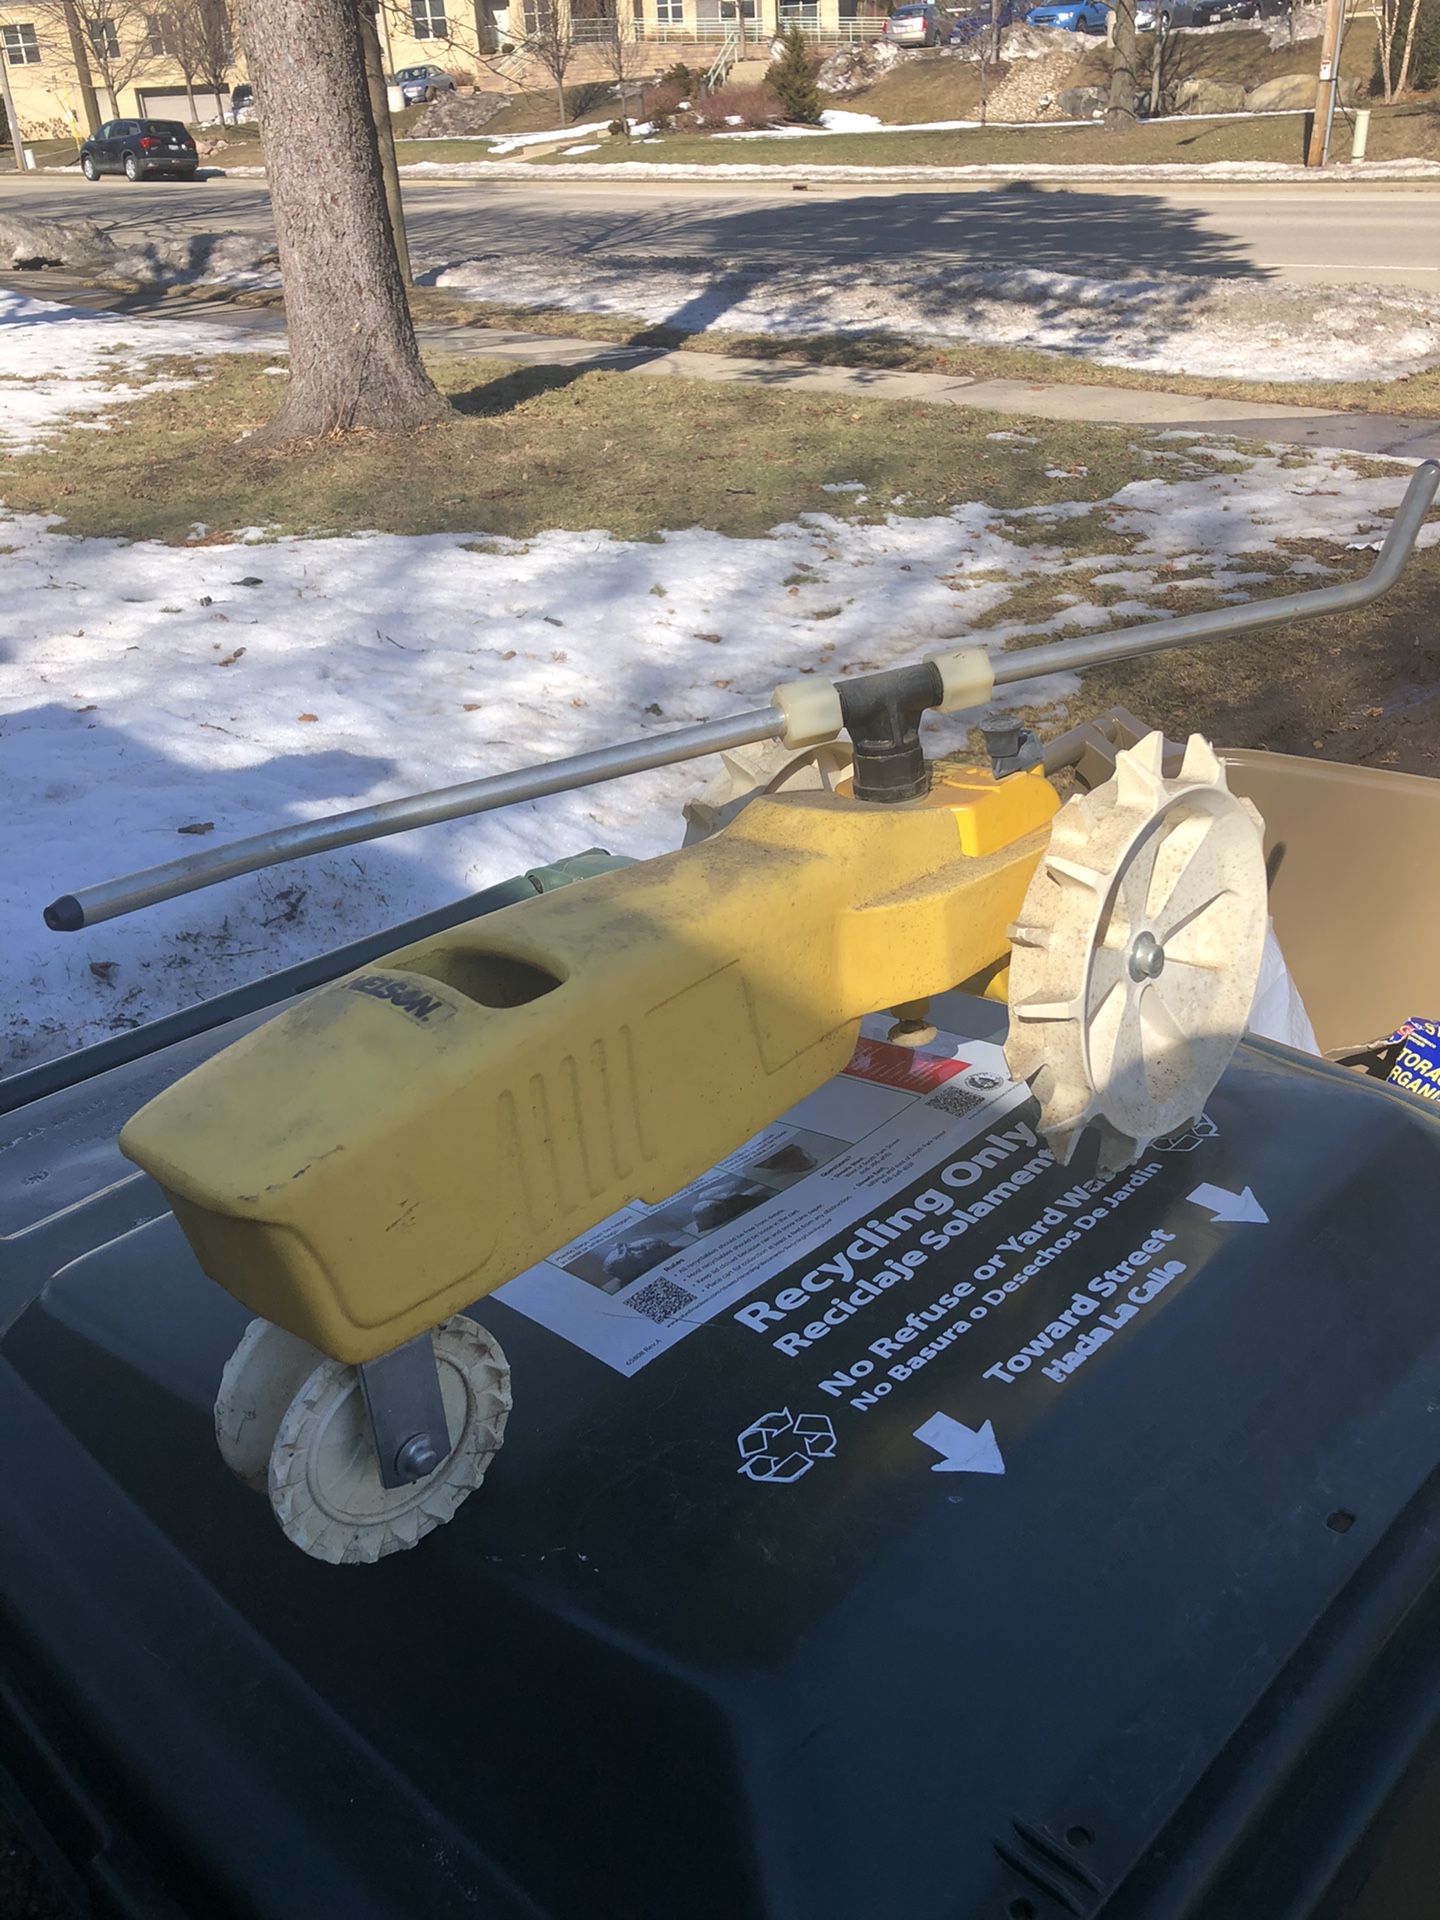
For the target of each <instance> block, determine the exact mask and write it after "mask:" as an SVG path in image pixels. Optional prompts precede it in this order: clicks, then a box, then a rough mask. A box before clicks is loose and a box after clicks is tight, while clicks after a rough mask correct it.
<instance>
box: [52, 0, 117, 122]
mask: <svg viewBox="0 0 1440 1920" xmlns="http://www.w3.org/2000/svg"><path fill="white" fill-rule="evenodd" d="M64 13H65V31H66V32H67V33H68V34H69V36H70V58H71V59H72V60H73V61H74V63H75V79H76V82H77V84H78V86H79V88H80V117H81V119H82V120H83V121H84V122H85V131H86V133H87V134H89V133H98V132H99V131H100V103H99V101H97V100H96V98H95V83H94V81H93V80H92V79H91V77H90V55H89V54H88V53H87V52H86V50H85V36H84V34H83V33H82V32H81V31H80V16H79V14H78V13H77V12H76V11H75V0H65V6H64ZM114 104H115V105H117V106H118V104H119V103H118V101H117V102H115V103H114Z"/></svg>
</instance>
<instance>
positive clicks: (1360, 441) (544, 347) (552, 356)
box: [0, 269, 1440, 460]
mask: <svg viewBox="0 0 1440 1920" xmlns="http://www.w3.org/2000/svg"><path fill="white" fill-rule="evenodd" d="M0 286H4V287H8V288H10V289H13V290H14V291H15V292H17V293H29V294H31V295H33V296H34V297H36V298H38V299H47V298H48V299H56V300H60V301H63V302H65V303H67V304H69V305H71V306H77V307H85V308H88V309H90V310H92V311H95V310H105V309H114V310H120V311H123V312H126V313H130V314H134V313H137V312H141V311H152V310H153V311H154V312H156V313H161V312H163V313H164V314H165V315H166V317H167V318H169V319H179V318H182V317H186V318H190V319H194V320H198V321H215V322H220V323H222V324H224V325H225V326H228V327H230V328H232V329H236V330H238V331H241V332H244V333H248V334H251V335H252V336H256V337H273V338H274V340H275V341H276V344H277V345H280V344H281V343H282V342H283V340H284V337H285V320H284V316H283V315H282V314H279V313H276V312H274V311H271V310H269V309H266V308H256V307H244V306H237V305H234V304H233V303H231V302H229V301H227V300H224V299H222V298H213V299H205V300H203V301H195V302H193V303H192V302H188V301H176V300H166V299H164V298H163V297H161V296H149V295H141V296H136V295H132V294H123V293H117V292H115V291H113V290H111V289H103V288H95V287H89V286H86V285H84V284H83V283H82V282H81V281H80V280H79V279H78V278H77V277H76V276H73V275H70V274H67V273H64V272H61V271H58V270H54V269H49V270H44V271H41V272H36V273H27V274H0ZM416 332H417V334H418V336H419V339H420V342H421V345H422V346H423V347H424V348H425V349H426V350H427V351H429V352H432V353H450V354H460V355H463V356H465V357H468V358H473V359H479V360H503V361H506V362H508V363H510V364H512V365H516V366H527V367H541V366H544V367H557V368H572V369H576V370H581V371H583V370H584V369H586V368H603V369H605V370H606V371H607V372H617V373H635V374H640V375H645V376H648V377H650V378H679V379H684V380H716V381H721V382H725V383H730V384H739V385H745V386H755V387H765V388H768V389H771V390H773V391H779V392H787V391H792V390H795V391H802V392H809V393H837V394H849V395H851V396H853V397H854V398H856V399H868V400H908V401H922V402H924V403H926V404H927V405H932V406H948V407H968V408H972V409H975V410H984V411H987V412H995V413H1007V414H1015V413H1020V414H1029V415H1032V416H1033V417H1034V418H1036V419H1039V420H1093V421H1096V422H1098V423H1102V424H1106V425H1118V426H1133V427H1137V428H1141V429H1151V430H1154V429H1162V430H1163V429H1166V428H1180V429H1184V428H1190V429H1193V430H1199V431H1210V432H1215V433H1227V434H1236V435H1239V436H1241V437H1243V438H1245V439H1253V440H1269V441H1275V442H1278V443H1281V444H1285V445H1294V446H1306V447H1329V448H1339V449H1341V450H1343V451H1346V452H1351V453H1368V454H1379V455H1388V456H1390V457H1393V458H1396V459H1409V460H1419V459H1423V458H1427V457H1429V456H1432V455H1436V454H1440V420H1426V419H1420V418H1416V417H1414V416H1410V415H1405V414H1391V413H1351V412H1342V413H1337V412H1335V411H1334V410H1333V409H1331V408H1326V407H1304V406H1276V405H1272V404H1268V403H1257V402H1254V401H1248V400H1222V399H1213V398H1208V397H1205V396H1201V395H1196V394H1184V393H1166V392H1161V391H1151V390H1147V389H1143V388H1137V387H1095V386H1082V385H1072V384H1070V383H1068V382H1067V383H1062V382H1059V381H1031V380H974V379H969V378H967V377H965V376H963V375H955V374H945V373H906V372H896V371H891V370H888V369H885V368H880V367H837V366H810V365H808V364H807V363H805V362H804V361H799V360H760V359H752V358H748V357H745V356H742V355H739V354H725V353H697V352H695V351H693V350H691V349H686V348H663V347H628V346H621V345H618V344H616V343H614V342H610V341H604V340H574V339H566V338H557V337H555V336H553V335H550V334H540V333H522V332H510V331H506V330H501V329H496V328H487V327H454V326H440V325H432V324H425V323H422V324H421V325H419V326H418V327H417V328H416Z"/></svg>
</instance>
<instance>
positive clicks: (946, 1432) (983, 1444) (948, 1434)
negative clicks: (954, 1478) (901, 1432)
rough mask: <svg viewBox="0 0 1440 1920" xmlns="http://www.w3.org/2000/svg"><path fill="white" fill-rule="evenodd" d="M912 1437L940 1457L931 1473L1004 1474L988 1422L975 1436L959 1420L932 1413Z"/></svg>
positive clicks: (1002, 1464)
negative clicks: (930, 1448) (932, 1449)
mask: <svg viewBox="0 0 1440 1920" xmlns="http://www.w3.org/2000/svg"><path fill="white" fill-rule="evenodd" d="M915 1438H916V1439H917V1440H918V1441H920V1442H921V1444H922V1445H923V1446H927V1447H933V1448H934V1449H935V1451H936V1453H938V1454H939V1455H940V1456H941V1457H940V1458H939V1459H938V1460H936V1461H935V1462H934V1463H933V1464H932V1466H931V1468H930V1471H931V1472H932V1473H1004V1471H1005V1462H1004V1460H1003V1459H1002V1458H1001V1455H1000V1448H999V1445H998V1444H997V1442H996V1439H995V1429H994V1427H993V1426H992V1425H991V1424H990V1422H989V1421H988V1420H987V1421H986V1422H985V1424H984V1426H983V1427H981V1429H980V1431H979V1432H978V1433H976V1432H974V1431H973V1429H971V1428H970V1427H965V1426H962V1425H961V1424H960V1422H959V1421H958V1420H952V1419H951V1418H950V1415H949V1414H948V1413H932V1414H931V1416H930V1418H929V1419H928V1420H927V1421H926V1422H925V1423H924V1425H923V1426H919V1427H916V1429H915Z"/></svg>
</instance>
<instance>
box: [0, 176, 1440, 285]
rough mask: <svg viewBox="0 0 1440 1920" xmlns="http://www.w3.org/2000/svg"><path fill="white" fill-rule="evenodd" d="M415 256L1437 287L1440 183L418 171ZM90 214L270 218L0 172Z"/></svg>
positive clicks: (126, 189) (221, 185)
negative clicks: (815, 179) (483, 175)
mask: <svg viewBox="0 0 1440 1920" xmlns="http://www.w3.org/2000/svg"><path fill="white" fill-rule="evenodd" d="M405 204H406V209H407V214H408V219H409V226H410V242H411V250H412V253H413V254H414V255H415V257H416V260H417V264H421V265H424V264H431V265H435V264H440V263H447V262H453V261H457V260H463V259H467V258H471V257H473V256H475V255H477V254H495V253H500V254H505V253H515V254H518V255H531V256H533V255H535V254H551V253H556V254H561V255H566V256H569V257H572V258H575V259H579V260H583V259H584V258H585V257H586V256H587V255H592V254H604V253H605V252H607V251H617V252H624V253H651V254H654V255H655V256H656V258H657V260H663V261H673V260H674V259H676V258H677V257H678V256H685V257H689V258H694V257H697V256H701V257H712V258H714V259H715V260H716V262H717V264H719V263H721V262H723V261H725V260H726V259H730V258H735V257H737V256H738V257H741V258H743V259H744V260H745V261H746V262H747V263H749V264H752V265H753V264H757V263H761V262H763V261H764V260H765V259H766V258H767V257H768V258H773V259H775V260H777V261H781V260H783V261H784V262H785V263H786V264H787V265H790V266H793V265H794V264H795V262H796V261H797V260H813V261H814V263H815V266H816V268H817V270H825V269H830V268H844V267H846V266H851V265H853V266H863V264H864V263H865V262H867V261H870V260H884V259H903V258H906V257H912V258H914V257H922V258H924V259H926V260H927V261H929V262H932V263H935V264H943V263H945V262H947V261H948V262H952V263H954V264H955V265H956V266H971V267H975V266H1018V265H1023V266H1027V267H1042V268H1046V269H1049V270H1051V271H1058V272H1064V273H1088V274H1100V275H1102V276H1104V277H1114V276H1117V275H1120V274H1128V273H1134V274H1139V275H1143V274H1145V273H1147V272H1155V271H1157V270H1158V271H1167V272H1173V273H1184V274H1198V275H1205V276H1210V275H1216V274H1238V275H1244V276H1249V275H1261V276H1266V277H1276V278H1280V279H1284V280H1290V281H1296V282H1300V283H1303V284H1311V285H1329V284H1334V283H1337V282H1342V281H1357V280H1358V281H1373V282H1377V283H1379V284H1381V285H1384V286H1411V287H1415V288H1417V289H1421V290H1423V291H1426V292H1433V293H1440V190H1437V189H1435V188H1431V187H1426V186H1415V187H1412V186H1409V185H1408V184H1406V185H1395V186H1390V187H1383V186H1380V185H1376V186H1374V187H1368V188H1366V187H1350V186H1344V187H1334V188H1331V187H1325V188H1316V187H1312V186H1304V187H1283V186H1282V187H1276V186H1263V187H1262V186H1253V187H1251V186H1225V187H1211V186H1195V185H1184V184H1177V185H1176V186H1174V187H1173V188H1169V189H1165V188H1152V187H1151V186H1150V185H1149V184H1148V183H1147V184H1145V185H1144V186H1137V185H1135V184H1134V183H1126V184H1125V185H1123V186H1121V185H1116V186H1114V187H1104V186H1096V185H1093V184H1083V185H1077V186H1076V187H1073V188H1054V187H1051V186H1038V185H1027V184H1024V183H1015V184H1008V185H1004V186H1000V187H991V186H984V187H976V188H973V189H958V190H957V189H955V188H954V187H946V188H944V189H939V188H925V187H918V188H917V187H915V186H913V185H911V184H908V183H907V184H905V185H903V186H895V187H890V186H874V187H871V186H858V187H856V186H848V187H845V188H841V187H838V186H833V187H826V186H823V185H816V186H813V187H811V188H810V190H809V191H808V192H806V193H803V194H799V193H796V192H795V191H794V190H793V189H792V188H791V187H790V186H789V185H788V184H786V185H784V186H781V185H779V184H778V183H777V185H775V186H770V185H768V184H764V183H761V184H751V183H747V182H736V181H725V182H716V184H715V186H714V187H713V188H711V187H709V186H707V185H706V184H705V183H697V182H692V181H688V180H687V181H683V182H659V181H657V182H655V183H653V184H646V183H641V182H630V181H626V182H625V183H624V184H623V185H620V184H617V183H615V182H609V181H606V182H597V183H596V185H594V186H590V185H588V184H585V183H577V182H575V181H572V180H566V181H554V182H553V183H550V184H546V183H545V182H544V181H543V179H541V178H537V179H536V181H535V182H534V184H532V183H531V182H530V181H528V180H527V181H492V180H476V181H474V182H473V183H472V182H468V181H467V182H465V183H463V184H455V183H438V182H427V183H425V184H423V185H419V184H407V186H406V189H405ZM21 205H24V206H25V207H26V208H27V209H30V210H33V211H34V212H35V213H36V214H37V215H41V216H44V217H48V218H57V217H61V218H63V217H66V216H69V217H72V218H73V217H75V216H77V215H82V214H83V215H86V216H89V217H91V218H94V219H97V220H99V221H100V222H101V223H102V224H103V225H107V226H110V225H113V226H114V227H116V228H117V229H130V230H132V231H134V232H136V233H137V234H138V233H150V234H155V233H157V232H159V231H165V230H169V231H174V230H177V229H180V230H183V229H187V228H188V229H196V230H203V231H210V232H252V233H256V234H264V233H268V232H269V231H270V203H269V195H268V192H267V189H266V186H265V183H264V181H263V180H249V179H246V180H236V179H230V180H225V179H214V180H208V181H201V182H197V183H196V184H194V185H191V186H181V185H177V184H175V183H173V182H154V183H151V184H145V185H139V186H133V187H132V186H130V185H128V184H127V183H126V182H124V181H121V180H118V179H117V180H104V181H101V182H99V183H97V184H96V185H94V186H91V185H89V184H88V183H87V182H85V181H83V180H81V179H79V178H77V177H70V176H66V175H41V176H39V177H38V178H36V177H34V176H31V177H30V178H29V179H20V178H18V177H16V176H14V175H5V176H0V208H5V209H12V208H17V207H19V206H21Z"/></svg>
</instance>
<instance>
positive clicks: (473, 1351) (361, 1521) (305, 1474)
mask: <svg viewBox="0 0 1440 1920" xmlns="http://www.w3.org/2000/svg"><path fill="white" fill-rule="evenodd" d="M432 1339H433V1341H434V1348H435V1362H436V1369H437V1371H438V1374H439V1379H440V1393H441V1397H442V1399H443V1401H444V1405H445V1421H446V1427H447V1431H448V1437H449V1442H450V1451H449V1452H448V1453H447V1454H446V1456H445V1458H444V1459H443V1460H442V1461H441V1462H440V1464H439V1466H438V1467H436V1468H435V1470H434V1472H433V1473H430V1474H427V1475H426V1476H425V1478H424V1479H423V1480H416V1481H411V1482H407V1483H406V1484H405V1485H403V1486H398V1487H387V1486H385V1485H384V1484H383V1482H382V1481H381V1478H380V1468H379V1463H378V1461H377V1459H376V1456H375V1448H374V1445H373V1443H372V1441H371V1437H370V1424H369V1421H368V1419H367V1417H366V1412H365V1399H364V1394H363V1392H362V1389H361V1385H360V1373H359V1369H358V1368H356V1367H352V1366H346V1365H345V1364H344V1363H343V1362H341V1361H339V1360H329V1359H323V1358H322V1359H321V1360H320V1362H319V1364H318V1365H317V1366H315V1367H314V1368H313V1370H312V1371H311V1372H310V1373H309V1375H308V1377H307V1378H306V1379H305V1380H304V1381H303V1382H302V1384H301V1385H300V1387H299V1389H298V1391H297V1392H296V1394H295V1396H294V1398H293V1400H292V1401H291V1403H290V1406H289V1408H288V1410H287V1411H286V1413H285V1415H284V1418H283V1419H282V1420H281V1421H280V1425H279V1429H278V1431H277V1433H276V1435H275V1442H274V1446H273V1447H272V1449H271V1452H270V1460H269V1472H268V1487H269V1494H270V1505H271V1506H272V1508H273V1509H274V1511H275V1517H276V1519H277V1520H278V1521H279V1522H280V1525H281V1527H282V1528H283V1529H284V1531H285V1535H286V1537H287V1539H289V1540H291V1541H292V1542H293V1543H294V1544H295V1545H296V1546H297V1547H299V1548H300V1549H301V1551H302V1552H304V1553H308V1554H310V1555H312V1556H313V1557H314V1558H315V1559H317V1560H328V1561H330V1562H332V1563H333V1564H335V1565H337V1566H353V1565H365V1564H369V1563H371V1562H373V1561H376V1560H379V1559H382V1558H383V1557H384V1556H385V1555H386V1554H390V1553H403V1552H405V1551H406V1550H407V1549H408V1548H410V1547H413V1546H415V1545H416V1544H417V1543H418V1542H419V1541H421V1540H423V1539H424V1538H425V1536H426V1534H428V1533H432V1532H433V1531H434V1530H435V1528H436V1527H439V1526H443V1525H444V1524H445V1522H446V1521H447V1520H451V1519H453V1518H454V1516H455V1514H456V1513H457V1512H458V1511H459V1509H460V1507H461V1505H462V1504H463V1502H464V1501H465V1500H466V1499H468V1498H469V1496H470V1495H471V1494H472V1493H473V1492H474V1491H475V1489H476V1488H477V1487H478V1486H479V1485H480V1483H481V1481H482V1480H483V1479H484V1478H485V1474H486V1471H487V1469H488V1468H489V1465H490V1462H491V1461H492V1460H493V1459H494V1457H495V1455H496V1453H497V1452H498V1451H499V1449H500V1445H501V1442H502V1441H503V1439H504V1437H505V1422H506V1419H507V1417H508V1415H509V1412H510V1368H509V1364H508V1363H507V1361H506V1359H505V1355H504V1353H503V1352H502V1350H501V1348H500V1345H499V1342H498V1341H496V1340H494V1339H492V1338H491V1336H490V1335H489V1334H488V1333H487V1332H486V1331H485V1329H484V1328H483V1327H481V1326H479V1325H478V1324H477V1323H476V1322H475V1321H474V1320H470V1319H468V1318H467V1317H466V1316H465V1315H464V1314H455V1315H454V1316H452V1318H450V1319H449V1320H446V1321H443V1322H442V1323H441V1324H440V1325H439V1326H438V1327H437V1328H436V1329H435V1331H434V1333H433V1335H432Z"/></svg>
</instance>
